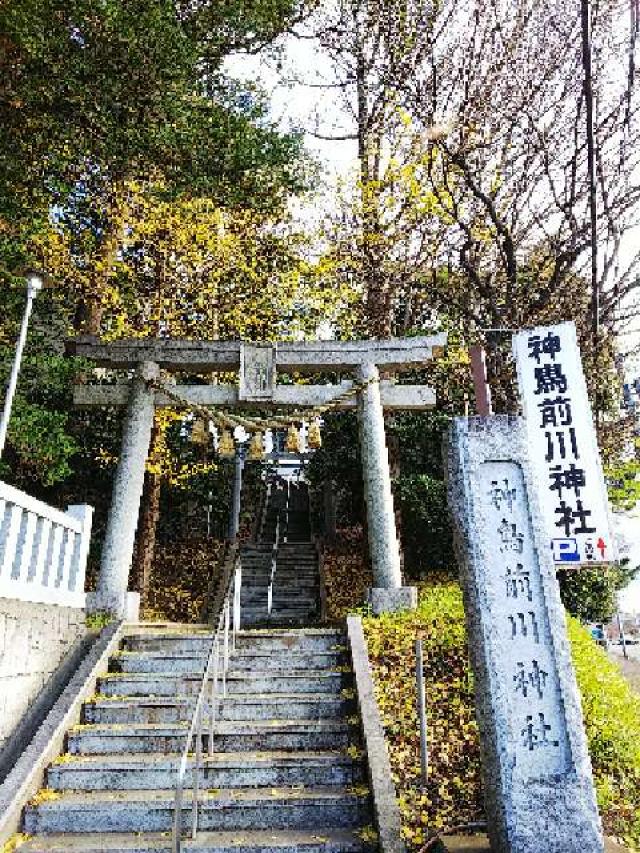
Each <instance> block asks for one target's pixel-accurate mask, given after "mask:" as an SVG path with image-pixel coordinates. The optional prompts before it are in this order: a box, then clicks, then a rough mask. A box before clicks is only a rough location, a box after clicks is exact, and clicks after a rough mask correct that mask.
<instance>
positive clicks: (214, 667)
mask: <svg viewBox="0 0 640 853" xmlns="http://www.w3.org/2000/svg"><path fill="white" fill-rule="evenodd" d="M241 592H242V565H241V563H240V558H239V557H238V556H236V558H235V570H234V571H233V572H232V573H230V576H229V579H228V581H227V588H226V594H225V596H224V600H223V602H222V605H221V608H220V613H219V616H218V623H217V627H216V631H215V633H214V635H213V637H212V641H211V649H210V651H209V656H208V658H207V665H206V667H205V670H204V674H203V676H202V684H201V686H200V691H199V693H198V698H197V700H196V705H195V708H194V711H193V717H192V719H191V726H190V727H189V732H188V734H187V739H186V742H185V745H184V749H183V751H182V758H181V760H180V766H179V768H178V778H177V782H176V794H175V800H174V812H173V829H172V844H171V850H172V853H181V850H182V831H183V819H182V803H183V795H184V781H185V776H186V774H187V764H188V762H189V754H190V752H191V751H192V746H193V743H194V741H195V765H194V767H193V796H192V803H191V838H192V839H195V838H196V837H197V834H198V817H199V815H198V811H199V803H198V798H199V794H200V768H201V766H202V752H203V748H202V742H203V738H204V736H205V725H204V724H205V720H206V718H205V714H204V711H205V708H206V710H207V711H208V720H207V721H206V722H207V726H206V734H207V735H208V744H207V749H208V753H209V756H212V755H213V740H214V734H215V724H216V720H217V716H218V710H219V708H218V706H219V705H220V706H221V705H222V702H223V701H224V699H225V697H226V695H227V672H228V670H229V659H230V656H231V652H235V649H236V635H237V633H238V631H239V630H240V594H241ZM229 635H231V637H230V636H229ZM221 657H222V660H221V659H220V658H221Z"/></svg>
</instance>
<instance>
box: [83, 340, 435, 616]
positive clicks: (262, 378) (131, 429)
mask: <svg viewBox="0 0 640 853" xmlns="http://www.w3.org/2000/svg"><path fill="white" fill-rule="evenodd" d="M445 344H446V335H444V334H441V335H435V336H431V337H415V338H398V339H390V340H384V341H378V340H368V341H305V342H287V343H278V344H255V343H244V342H242V341H182V340H172V339H167V338H146V339H138V340H122V341H114V342H110V343H103V342H101V341H98V340H97V339H95V338H87V337H83V338H76V339H75V340H73V341H71V342H70V343H69V344H68V346H67V351H68V352H70V353H72V354H75V355H78V356H82V357H84V358H87V359H89V360H91V361H93V362H95V363H96V364H98V365H99V366H102V367H109V368H112V369H127V370H135V375H134V377H133V379H132V380H131V382H127V383H124V384H116V385H93V386H92V385H81V386H77V387H76V389H75V391H74V402H75V403H76V405H79V406H91V407H93V406H118V405H121V406H126V407H127V416H126V419H125V424H124V430H123V440H122V452H121V455H120V461H119V463H118V469H117V472H116V477H115V481H114V486H113V496H112V502H111V510H110V513H109V520H108V523H107V529H106V534H105V541H104V545H103V552H102V562H101V568H100V578H99V582H98V589H97V593H96V595H95V598H94V604H93V607H94V609H98V610H109V611H112V612H114V613H117V614H121V615H122V614H124V613H125V611H126V601H127V586H128V579H129V571H130V568H131V561H132V556H133V547H134V541H135V534H136V528H137V523H138V513H139V508H140V500H141V497H142V492H143V486H144V472H145V463H146V459H147V454H148V452H149V443H150V439H151V430H152V427H153V417H154V409H155V408H156V407H167V406H177V405H180V404H179V403H177V402H176V400H175V399H174V398H173V396H172V397H169V396H167V395H166V394H163V392H162V391H161V390H160V391H159V390H155V389H154V388H153V387H152V384H151V383H153V382H154V381H155V380H157V379H158V377H159V375H160V370H161V369H163V370H167V371H176V372H187V373H211V372H215V371H222V372H231V371H238V372H239V374H240V376H239V384H238V385H176V386H172V392H175V394H176V396H179V397H180V398H181V399H182V400H184V403H183V404H182V405H184V406H185V407H187V406H188V405H189V403H192V404H193V405H202V406H220V407H224V408H235V407H243V408H246V407H251V406H254V407H258V408H264V407H265V406H266V407H274V408H279V407H283V408H285V409H286V408H296V409H300V408H306V407H309V408H311V407H317V406H324V405H327V404H329V403H331V401H333V400H336V398H338V397H341V398H342V399H341V400H340V403H339V405H338V406H337V408H341V409H348V408H352V407H356V406H357V409H358V417H359V422H360V437H361V451H362V465H363V481H364V492H365V499H366V505H367V521H368V531H369V551H370V554H371V563H372V570H373V578H374V587H373V588H372V590H371V604H372V607H373V609H374V611H375V612H381V611H383V610H394V609H397V608H400V607H407V606H413V605H414V604H415V596H416V592H415V588H413V587H403V586H402V576H401V569H400V551H399V546H398V540H397V535H396V527H395V516H394V511H393V497H392V494H391V477H390V472H389V457H388V452H387V446H386V440H385V431H384V416H383V411H384V409H385V408H386V409H395V410H410V409H413V410H424V409H430V408H432V407H433V406H434V405H435V394H434V392H433V390H432V389H431V388H429V387H428V386H426V385H399V384H396V382H395V381H393V380H390V379H385V380H381V381H380V379H379V370H380V369H381V370H383V371H384V372H385V374H393V373H398V372H401V371H403V370H407V369H412V368H413V369H415V368H417V367H420V366H421V365H425V364H427V363H428V362H429V361H430V360H431V359H432V358H433V357H434V356H435V355H437V354H439V353H440V352H441V351H442V350H443V349H444V346H445ZM329 371H339V372H349V373H352V374H353V376H354V379H353V380H345V381H342V382H340V383H337V384H327V385H284V384H283V385H279V384H278V383H277V381H276V377H277V373H278V372H282V373H300V374H310V373H321V372H329ZM354 387H355V388H356V389H357V394H353V395H351V396H347V397H345V396H344V395H345V393H346V392H348V391H349V390H353V389H354Z"/></svg>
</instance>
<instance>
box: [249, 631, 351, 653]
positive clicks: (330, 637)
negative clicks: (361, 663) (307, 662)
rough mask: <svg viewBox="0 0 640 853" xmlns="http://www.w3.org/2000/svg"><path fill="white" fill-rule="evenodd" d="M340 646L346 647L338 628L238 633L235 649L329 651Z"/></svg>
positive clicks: (343, 635)
mask: <svg viewBox="0 0 640 853" xmlns="http://www.w3.org/2000/svg"><path fill="white" fill-rule="evenodd" d="M336 646H340V647H341V648H346V647H347V639H346V636H345V634H344V631H341V630H340V629H339V628H308V629H306V630H295V631H287V630H277V629H275V628H273V629H270V630H266V631H240V632H239V633H238V634H237V636H236V648H237V649H239V650H241V651H245V650H247V649H256V650H260V651H268V650H271V649H288V650H292V651H295V650H300V649H318V650H323V651H331V650H333V649H335V648H336Z"/></svg>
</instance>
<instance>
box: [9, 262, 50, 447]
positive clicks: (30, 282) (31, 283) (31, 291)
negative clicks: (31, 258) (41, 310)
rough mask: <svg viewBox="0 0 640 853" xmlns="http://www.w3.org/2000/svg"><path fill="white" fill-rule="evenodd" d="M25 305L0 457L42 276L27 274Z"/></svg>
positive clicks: (11, 379) (41, 283) (11, 377)
mask: <svg viewBox="0 0 640 853" xmlns="http://www.w3.org/2000/svg"><path fill="white" fill-rule="evenodd" d="M26 278H27V304H26V306H25V309H24V315H23V317H22V326H21V327H20V336H19V337H18V343H17V345H16V354H15V357H14V359H13V366H12V368H11V376H10V378H9V384H8V386H7V394H6V396H5V398H4V410H3V412H2V420H0V457H2V452H3V451H4V445H5V442H6V440H7V430H8V428H9V419H10V418H11V407H12V406H13V398H14V396H15V393H16V386H17V384H18V374H19V373H20V364H21V362H22V353H23V351H24V345H25V344H26V342H27V330H28V328H29V319H30V317H31V311H32V310H33V301H34V299H35V298H36V295H37V293H38V292H39V291H40V290H41V289H42V285H43V280H42V276H41V275H40V274H38V273H36V272H29V273H27V276H26Z"/></svg>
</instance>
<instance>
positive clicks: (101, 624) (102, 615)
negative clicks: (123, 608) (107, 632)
mask: <svg viewBox="0 0 640 853" xmlns="http://www.w3.org/2000/svg"><path fill="white" fill-rule="evenodd" d="M113 619H114V617H113V613H109V612H108V611H106V610H96V612H95V613H88V614H87V617H86V619H85V624H86V626H87V628H88V629H89V631H101V630H102V629H103V628H106V626H107V625H110V624H111V623H112V622H113Z"/></svg>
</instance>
